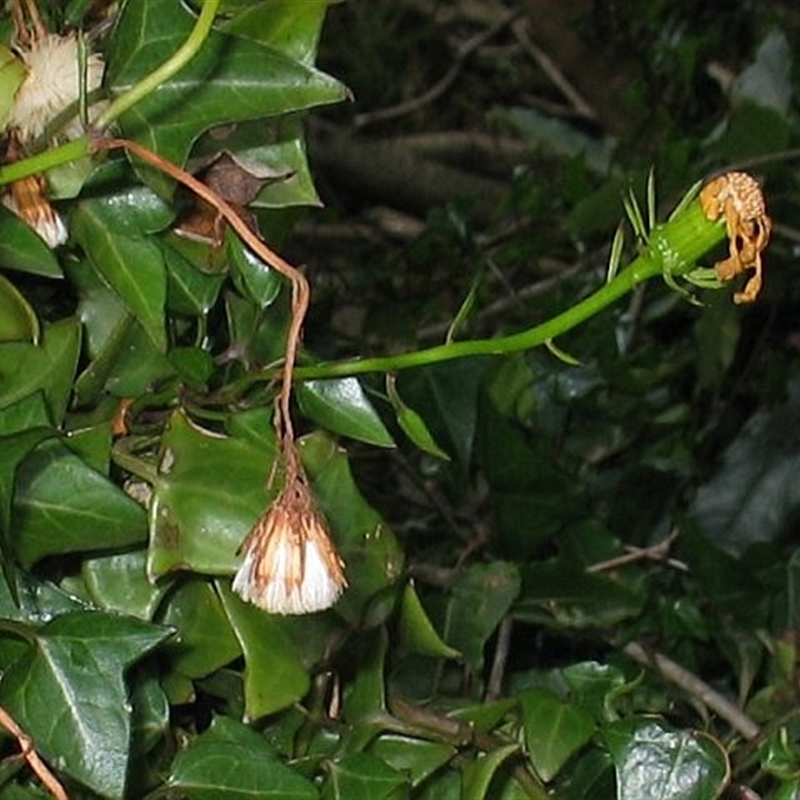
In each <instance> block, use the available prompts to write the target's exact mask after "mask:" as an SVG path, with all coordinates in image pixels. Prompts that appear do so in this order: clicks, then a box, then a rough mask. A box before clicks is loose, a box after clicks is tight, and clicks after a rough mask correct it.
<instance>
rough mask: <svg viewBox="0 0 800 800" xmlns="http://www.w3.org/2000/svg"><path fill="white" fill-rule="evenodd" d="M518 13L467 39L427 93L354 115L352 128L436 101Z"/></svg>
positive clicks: (417, 108) (408, 112) (508, 15)
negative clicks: (472, 58) (470, 60)
mask: <svg viewBox="0 0 800 800" xmlns="http://www.w3.org/2000/svg"><path fill="white" fill-rule="evenodd" d="M521 13H522V12H521V11H510V12H509V13H508V14H506V15H505V16H503V17H502V18H501V19H500V20H498V21H497V22H496V23H495V24H494V25H492V26H491V28H488V29H487V30H485V31H481V33H479V34H477V35H476V36H473V37H472V38H471V39H469V40H467V41H466V42H465V43H464V44H463V45H462V46H461V47H460V48H459V50H458V52H457V53H456V56H455V59H454V61H453V64H452V66H451V67H450V69H449V70H448V71H447V72H446V73H445V75H444V76H443V77H442V78H440V79H439V80H438V81H437V82H436V83H435V84H434V85H433V86H431V88H430V89H428V91H427V92H423V93H422V94H421V95H419V96H418V97H414V98H412V99H411V100H406V101H404V102H402V103H398V104H397V105H394V106H388V107H387V108H379V109H376V110H375V111H365V112H364V113H363V114H357V115H356V117H355V120H354V121H353V124H354V125H355V127H356V128H365V127H366V126H367V125H372V124H374V123H376V122H387V121H388V120H392V119H397V118H398V117H404V116H406V115H407V114H411V113H413V112H414V111H418V110H419V109H420V108H423V107H424V106H427V105H429V104H430V103H432V102H433V101H434V100H438V99H439V98H440V97H441V96H442V95H443V94H444V93H445V92H446V91H447V90H448V89H449V88H450V87H451V86H452V85H453V84H454V83H455V81H456V78H458V76H459V74H460V72H461V70H462V69H463V67H464V64H465V62H466V61H467V59H468V58H469V57H470V56H471V55H472V54H473V53H474V52H475V51H476V50H477V49H478V48H480V47H481V46H482V45H484V44H485V43H486V42H488V41H489V40H490V39H492V38H494V37H495V36H497V34H498V33H500V31H502V30H503V29H504V28H506V27H508V26H509V25H510V24H511V23H512V22H513V21H514V20H515V19H516V18H517V17H518V16H519V15H520V14H521Z"/></svg>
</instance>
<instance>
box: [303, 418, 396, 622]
mask: <svg viewBox="0 0 800 800" xmlns="http://www.w3.org/2000/svg"><path fill="white" fill-rule="evenodd" d="M299 448H300V453H301V456H302V459H303V463H304V464H305V467H306V469H307V470H308V473H309V476H310V477H311V479H312V482H313V488H314V495H315V497H316V498H317V501H318V503H319V505H320V508H321V509H322V511H323V513H324V514H325V516H326V518H327V520H328V522H329V523H330V527H331V530H332V532H333V537H334V540H335V542H336V544H337V546H338V548H339V550H340V552H341V554H342V556H343V558H344V561H345V571H346V574H347V580H348V584H349V585H348V588H347V589H346V591H345V593H344V595H343V596H342V598H341V599H340V600H339V602H338V603H337V604H336V611H337V612H338V613H339V614H341V616H342V617H343V618H344V619H346V620H347V621H348V622H349V623H350V624H352V625H361V624H366V620H365V618H364V614H365V613H366V612H367V611H369V618H368V620H369V622H370V623H371V624H378V623H379V622H381V621H383V620H384V619H385V618H386V617H387V616H388V615H389V614H390V613H391V612H392V611H393V610H394V607H395V604H396V601H397V592H398V590H399V588H400V587H399V585H398V580H399V578H400V576H401V574H402V570H403V551H402V549H401V548H400V545H399V544H398V542H397V539H396V538H395V536H394V534H393V533H392V531H391V530H390V529H389V527H388V526H387V525H386V523H385V522H384V521H383V519H382V518H381V516H380V515H379V514H378V513H377V512H376V511H375V509H373V508H372V507H371V506H370V505H369V504H368V503H367V502H366V501H365V500H364V498H363V497H362V496H361V493H360V492H359V491H358V488H357V487H356V484H355V482H354V480H353V476H352V474H351V472H350V467H349V465H348V462H347V456H346V455H345V453H344V452H343V451H342V450H341V449H340V448H339V447H338V446H337V444H336V442H334V441H333V440H332V439H330V438H329V437H327V436H326V435H325V434H323V433H319V432H318V433H315V434H311V435H309V436H304V437H303V438H302V439H301V440H300V442H299Z"/></svg>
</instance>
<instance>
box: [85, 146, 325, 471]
mask: <svg viewBox="0 0 800 800" xmlns="http://www.w3.org/2000/svg"><path fill="white" fill-rule="evenodd" d="M93 145H94V150H95V151H102V150H117V149H124V150H126V151H128V152H129V153H133V154H134V155H135V156H137V157H138V158H140V159H142V161H146V162H147V163H148V164H151V165H152V166H154V167H156V168H157V169H159V170H161V171H162V172H164V173H165V174H167V175H169V176H170V177H171V178H174V179H175V180H176V181H178V182H179V183H182V184H183V185H184V186H186V187H187V188H188V189H190V190H191V191H192V192H194V193H195V194H196V195H197V196H198V197H199V198H201V199H202V200H205V201H206V202H207V203H208V204H209V205H211V206H213V207H214V208H215V209H216V210H217V212H218V213H219V215H220V216H221V217H222V218H223V219H224V220H225V221H226V222H227V223H228V224H229V225H230V226H231V228H233V230H234V231H236V233H237V234H238V235H239V236H240V237H241V239H242V241H244V243H245V244H246V245H247V246H248V247H249V248H250V249H251V250H253V252H254V253H256V255H258V256H259V257H260V258H262V259H263V260H264V261H265V262H266V263H267V264H269V265H270V266H271V267H273V268H274V269H275V270H277V271H278V272H279V273H280V274H281V275H283V276H284V277H285V278H287V279H288V280H289V281H290V282H291V285H292V319H291V323H290V324H289V331H288V334H287V336H286V355H285V358H284V362H283V381H282V386H281V392H280V396H279V399H278V406H277V409H276V427H277V429H278V430H277V432H278V436H279V439H280V441H281V444H282V445H283V455H284V457H285V459H286V462H287V463H286V469H287V480H288V479H289V478H290V477H291V476H292V475H296V474H297V473H298V472H299V471H300V467H299V462H298V457H297V454H296V451H295V448H294V429H293V426H292V418H291V414H290V408H289V403H290V399H291V392H292V375H293V372H294V365H295V361H296V359H297V352H298V350H299V347H300V339H301V335H302V328H303V321H304V319H305V316H306V312H307V311H308V306H309V301H310V296H311V287H310V286H309V283H308V279H307V278H306V276H305V275H303V273H302V272H300V270H298V269H297V268H296V267H294V266H292V265H291V264H290V263H289V262H288V261H286V260H285V259H283V258H281V256H279V255H278V254H277V253H276V252H275V251H274V250H272V249H271V248H270V247H268V246H267V245H266V244H265V242H264V241H262V239H261V238H260V237H259V236H258V235H257V234H256V233H255V231H253V229H252V228H251V227H250V226H249V225H248V224H247V222H245V220H244V219H243V218H242V217H241V215H240V214H239V212H238V211H237V210H236V209H235V208H234V207H233V206H232V205H231V204H230V203H229V202H228V201H227V200H225V198H223V197H221V196H220V195H219V194H217V193H216V192H215V191H214V190H213V189H210V188H209V187H208V186H207V185H206V184H204V183H203V182H202V181H200V180H198V179H197V178H195V177H194V175H191V174H190V173H188V172H186V170H184V169H181V168H180V167H179V166H177V165H176V164H173V163H172V162H171V161H168V160H166V159H165V158H162V157H161V156H160V155H158V153H154V152H153V151H152V150H149V149H148V148H146V147H144V146H143V145H141V144H139V143H137V142H134V141H131V140H129V139H108V138H104V137H102V136H98V137H96V138H95V140H94V142H93Z"/></svg>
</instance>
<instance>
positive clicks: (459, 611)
mask: <svg viewBox="0 0 800 800" xmlns="http://www.w3.org/2000/svg"><path fill="white" fill-rule="evenodd" d="M519 588H520V579H519V572H518V570H517V567H516V565H515V564H511V563H507V562H503V561H495V562H493V563H490V564H472V565H470V566H469V567H467V568H466V569H463V570H461V571H460V572H459V573H458V575H457V576H456V579H455V581H454V583H453V587H452V593H451V595H450V598H449V600H448V603H447V610H446V612H445V614H444V617H445V622H444V625H443V627H442V630H443V637H444V639H445V641H446V642H448V643H449V644H450V645H451V646H452V647H455V648H456V649H457V650H459V651H460V652H461V653H462V655H463V657H464V660H465V661H466V663H467V664H469V665H470V666H471V667H472V668H473V669H475V670H479V669H480V668H481V666H482V664H483V649H484V646H485V645H486V641H487V640H488V638H489V637H490V636H491V635H492V634H493V633H494V631H495V630H496V628H497V626H498V625H499V624H500V622H501V620H502V619H503V617H504V616H505V615H506V614H507V613H508V611H509V609H510V608H511V604H512V603H513V602H514V600H515V599H516V597H517V594H518V593H519Z"/></svg>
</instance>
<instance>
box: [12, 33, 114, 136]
mask: <svg viewBox="0 0 800 800" xmlns="http://www.w3.org/2000/svg"><path fill="white" fill-rule="evenodd" d="M18 52H19V56H20V58H21V59H22V60H23V62H24V63H25V66H26V67H27V70H28V74H27V75H26V77H25V80H24V81H23V82H22V85H21V86H20V87H19V90H18V91H17V94H16V97H15V98H14V105H13V106H12V107H11V111H10V112H9V118H8V122H9V126H10V127H11V128H15V129H16V130H17V131H18V136H19V139H20V142H21V143H22V144H23V145H26V144H28V143H30V142H32V141H34V140H35V139H38V138H39V137H40V136H41V135H42V134H44V133H45V131H46V130H47V128H48V126H49V125H50V124H51V123H52V122H53V120H55V118H56V117H58V115H59V114H61V113H62V112H64V111H66V110H67V109H68V108H69V107H70V106H72V105H74V104H75V103H76V102H77V101H78V100H79V99H80V96H81V85H82V84H83V85H85V88H86V92H87V93H91V92H93V91H95V90H96V89H98V88H99V87H100V84H101V83H102V81H103V71H104V69H105V64H104V63H103V59H102V57H101V56H100V55H99V54H97V53H90V54H88V55H87V57H86V63H85V74H82V66H83V65H82V64H81V58H80V54H79V44H78V37H77V36H76V35H75V34H74V33H71V34H68V35H66V36H58V35H56V34H47V35H46V36H44V37H42V38H37V39H34V40H33V41H32V42H31V44H30V45H29V46H27V47H19V48H18ZM99 110H100V107H99V105H97V104H96V105H95V106H93V108H92V110H91V111H90V118H91V117H92V116H97V114H98V113H99ZM59 133H60V134H61V135H63V136H64V137H65V138H67V139H73V138H75V137H76V136H80V134H81V133H82V129H81V127H80V121H79V120H78V118H77V116H76V117H74V118H73V119H72V120H69V121H68V122H67V124H66V125H65V126H64V128H63V130H62V131H60V132H59Z"/></svg>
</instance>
